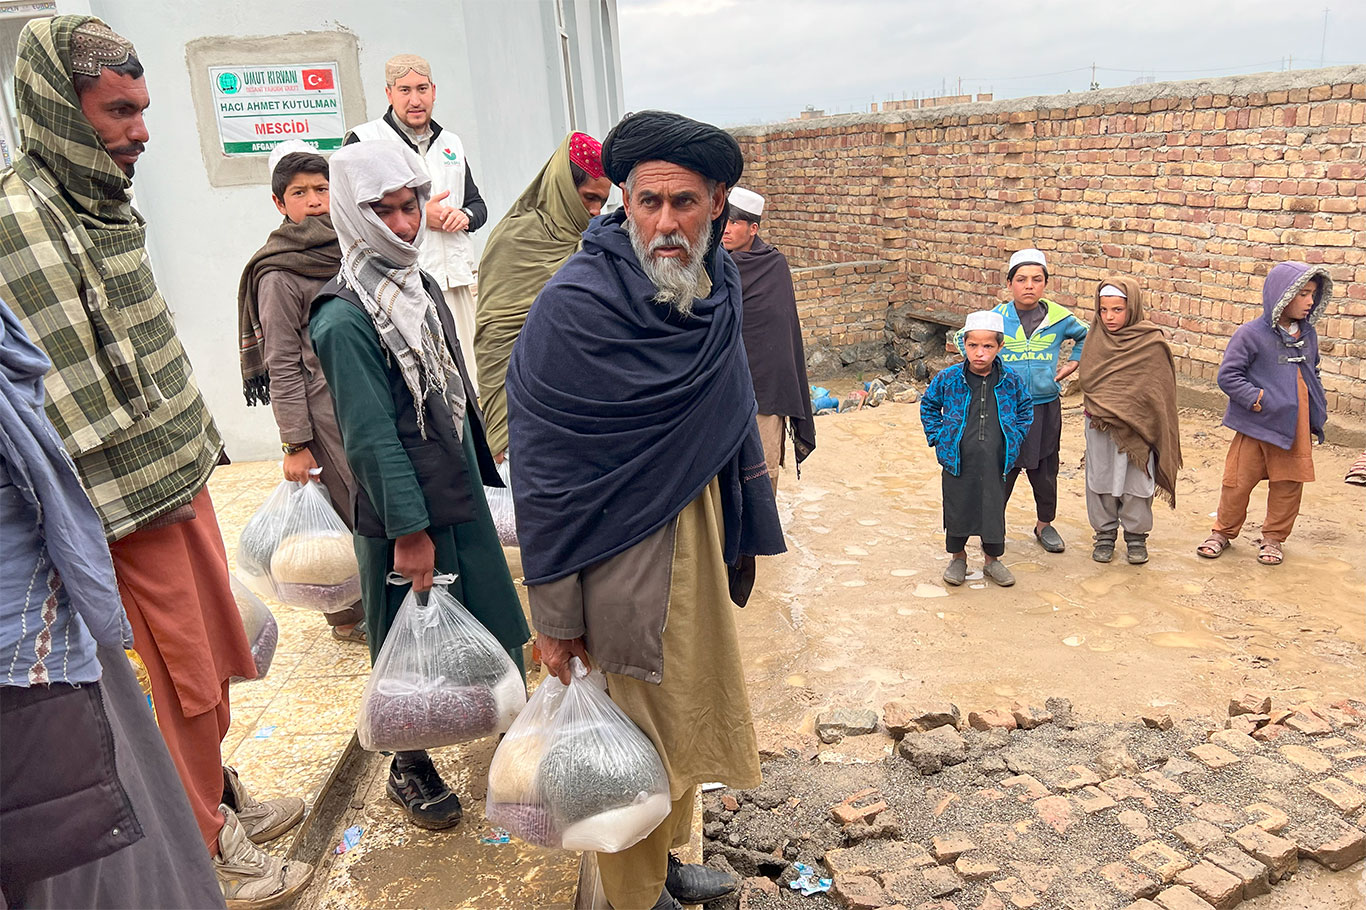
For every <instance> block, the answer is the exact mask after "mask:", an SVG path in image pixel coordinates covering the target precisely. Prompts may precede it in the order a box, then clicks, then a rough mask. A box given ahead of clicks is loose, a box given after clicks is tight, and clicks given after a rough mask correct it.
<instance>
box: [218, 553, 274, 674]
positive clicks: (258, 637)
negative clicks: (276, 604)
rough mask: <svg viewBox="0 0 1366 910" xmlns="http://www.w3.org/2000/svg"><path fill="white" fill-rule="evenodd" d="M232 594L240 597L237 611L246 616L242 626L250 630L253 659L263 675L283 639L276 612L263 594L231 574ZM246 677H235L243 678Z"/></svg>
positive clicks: (249, 637) (247, 631) (258, 671)
mask: <svg viewBox="0 0 1366 910" xmlns="http://www.w3.org/2000/svg"><path fill="white" fill-rule="evenodd" d="M229 578H230V579H231V581H232V596H233V599H234V600H236V601H237V612H238V614H239V615H241V617H242V628H243V629H245V630H246V633H247V642H248V643H250V645H251V659H252V661H253V662H254V663H255V664H256V678H257V679H260V678H262V677H263V676H265V675H266V673H267V671H269V670H270V662H271V661H272V660H273V659H274V658H275V646H276V645H278V644H279V643H280V626H279V624H278V623H276V622H275V614H273V613H271V612H270V608H269V607H267V606H266V605H265V602H264V601H262V600H261V598H259V597H257V596H256V595H255V594H253V593H252V591H251V589H250V588H248V587H247V586H246V584H245V583H244V582H243V581H241V580H240V579H238V577H237V576H236V575H231V576H229ZM241 680H242V677H240V676H239V677H233V681H234V682H239V681H241Z"/></svg>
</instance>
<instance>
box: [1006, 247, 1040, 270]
mask: <svg viewBox="0 0 1366 910" xmlns="http://www.w3.org/2000/svg"><path fill="white" fill-rule="evenodd" d="M1017 265H1037V266H1042V267H1043V270H1044V271H1045V272H1047V271H1048V261H1047V260H1045V259H1044V258H1043V253H1042V252H1041V251H1039V250H1036V249H1034V248H1033V247H1030V248H1029V249H1027V250H1020V251H1019V252H1018V253H1016V254H1014V255H1013V256H1011V257H1010V265H1008V266H1006V271H1007V272H1013V271H1015V267H1016V266H1017Z"/></svg>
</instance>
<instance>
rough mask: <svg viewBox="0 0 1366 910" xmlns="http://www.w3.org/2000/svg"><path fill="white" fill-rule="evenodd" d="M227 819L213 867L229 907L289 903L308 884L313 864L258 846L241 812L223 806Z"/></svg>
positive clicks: (262, 909) (247, 909) (245, 909)
mask: <svg viewBox="0 0 1366 910" xmlns="http://www.w3.org/2000/svg"><path fill="white" fill-rule="evenodd" d="M218 808H219V811H221V812H222V813H223V817H224V818H225V819H226V821H225V822H224V823H223V828H222V830H220V831H219V832H218V855H217V856H215V857H214V858H213V870H214V872H215V873H217V875H218V887H219V888H221V889H222V890H223V900H224V902H225V903H226V904H227V905H228V910H266V908H269V907H279V906H281V905H282V904H287V903H289V902H290V901H292V900H293V899H294V897H295V896H296V895H297V894H298V893H299V892H300V891H302V890H303V889H304V888H306V887H308V882H309V880H310V879H312V878H313V867H312V866H310V865H309V864H308V863H301V862H298V861H297V860H285V859H281V858H280V857H278V856H271V855H270V854H269V853H267V852H265V851H264V850H262V849H261V848H260V847H258V846H256V845H255V844H253V843H252V842H251V840H250V839H249V838H248V837H247V829H246V828H245V827H244V826H243V825H242V822H241V821H240V820H239V819H238V818H237V813H236V812H233V811H232V809H231V808H230V807H229V806H227V805H226V804H225V805H222V806H219V807H218Z"/></svg>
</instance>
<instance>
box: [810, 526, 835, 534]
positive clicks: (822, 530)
mask: <svg viewBox="0 0 1366 910" xmlns="http://www.w3.org/2000/svg"><path fill="white" fill-rule="evenodd" d="M811 531H812V532H813V533H815V534H829V533H830V529H829V528H823V527H821V526H820V525H812V526H811Z"/></svg>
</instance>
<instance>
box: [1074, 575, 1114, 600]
mask: <svg viewBox="0 0 1366 910" xmlns="http://www.w3.org/2000/svg"><path fill="white" fill-rule="evenodd" d="M1117 584H1119V579H1118V578H1116V577H1114V576H1113V575H1097V576H1093V577H1091V578H1083V579H1082V580H1081V589H1082V590H1083V591H1085V592H1086V593H1087V594H1094V595H1096V596H1097V597H1101V596H1104V595H1106V594H1109V593H1110V589H1111V588H1113V587H1114V586H1115V585H1117Z"/></svg>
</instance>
